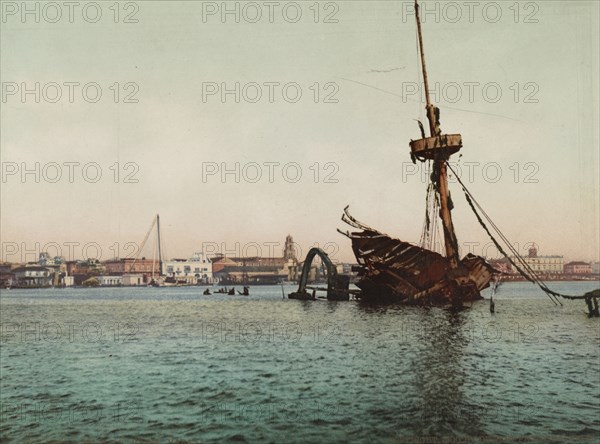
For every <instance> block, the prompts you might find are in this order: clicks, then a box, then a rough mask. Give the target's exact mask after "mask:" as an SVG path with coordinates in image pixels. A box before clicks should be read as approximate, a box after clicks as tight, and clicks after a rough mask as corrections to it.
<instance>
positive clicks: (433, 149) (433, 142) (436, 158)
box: [411, 0, 462, 268]
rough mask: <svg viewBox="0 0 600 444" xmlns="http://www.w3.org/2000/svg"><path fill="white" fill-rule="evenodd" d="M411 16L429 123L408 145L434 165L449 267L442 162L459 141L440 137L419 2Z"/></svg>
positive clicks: (452, 239) (453, 255)
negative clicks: (422, 135) (420, 136)
mask: <svg viewBox="0 0 600 444" xmlns="http://www.w3.org/2000/svg"><path fill="white" fill-rule="evenodd" d="M415 17H416V20H417V31H418V35H419V51H420V53H421V67H422V69H423V87H424V88H425V98H426V101H427V105H426V108H425V109H426V111H427V120H428V121H429V133H430V137H428V138H425V139H420V140H416V141H413V142H411V149H412V153H413V155H414V156H415V157H416V158H419V159H429V160H433V162H434V174H436V175H437V191H438V193H439V197H440V218H441V219H442V224H443V227H444V243H445V246H446V256H447V257H448V259H449V260H450V266H451V267H452V268H457V267H458V262H459V257H458V241H457V240H456V234H455V233H454V225H453V224H452V214H451V211H452V209H451V207H450V194H449V191H448V174H447V168H446V161H447V160H448V159H449V158H450V155H452V154H454V153H455V152H457V151H458V150H459V149H460V148H461V147H462V138H461V136H460V135H459V134H450V135H442V133H441V130H440V124H439V121H438V115H439V110H438V109H437V108H436V107H435V106H434V105H433V104H432V103H431V98H430V96H429V81H428V79H427V68H426V65H425V52H424V50H423V35H422V33H421V18H420V16H419V3H418V2H417V0H415Z"/></svg>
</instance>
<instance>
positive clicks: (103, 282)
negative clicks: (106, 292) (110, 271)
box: [96, 276, 123, 287]
mask: <svg viewBox="0 0 600 444" xmlns="http://www.w3.org/2000/svg"><path fill="white" fill-rule="evenodd" d="M96 279H98V285H100V286H102V287H118V286H121V285H123V276H96Z"/></svg>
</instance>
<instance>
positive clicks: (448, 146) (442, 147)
mask: <svg viewBox="0 0 600 444" xmlns="http://www.w3.org/2000/svg"><path fill="white" fill-rule="evenodd" d="M462 146H463V145H462V136H461V135H460V134H440V135H439V136H434V137H426V138H424V139H418V140H411V141H410V150H411V152H412V154H413V156H415V157H416V158H417V159H419V160H435V159H448V158H449V157H450V156H451V155H452V154H454V153H457V152H458V151H459V150H460V149H461V148H462Z"/></svg>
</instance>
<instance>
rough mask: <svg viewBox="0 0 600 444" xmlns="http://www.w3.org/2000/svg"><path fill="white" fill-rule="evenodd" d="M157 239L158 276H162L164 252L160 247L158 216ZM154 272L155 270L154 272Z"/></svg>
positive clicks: (157, 222) (158, 222)
mask: <svg viewBox="0 0 600 444" xmlns="http://www.w3.org/2000/svg"><path fill="white" fill-rule="evenodd" d="M156 237H157V238H158V242H157V244H158V275H159V276H161V275H162V262H163V261H162V250H161V247H160V216H159V215H158V214H157V215H156ZM153 272H154V270H153Z"/></svg>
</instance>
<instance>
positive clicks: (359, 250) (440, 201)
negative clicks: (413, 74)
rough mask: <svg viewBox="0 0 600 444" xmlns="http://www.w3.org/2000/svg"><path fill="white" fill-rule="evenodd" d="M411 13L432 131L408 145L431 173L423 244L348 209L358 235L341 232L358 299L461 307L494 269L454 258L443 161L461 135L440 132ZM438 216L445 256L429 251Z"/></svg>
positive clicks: (457, 145) (456, 146) (482, 262)
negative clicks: (351, 257) (355, 272)
mask: <svg viewBox="0 0 600 444" xmlns="http://www.w3.org/2000/svg"><path fill="white" fill-rule="evenodd" d="M415 12H416V14H415V15H416V19H417V30H418V36H419V49H420V54H421V66H422V70H423V80H424V90H425V94H426V101H427V105H426V112H427V120H428V121H429V132H430V137H426V136H425V130H424V128H423V125H421V123H420V122H419V126H420V128H421V136H422V138H421V139H418V140H414V141H411V142H410V148H411V158H412V160H413V162H416V161H417V160H418V161H421V162H424V163H427V166H428V167H429V170H430V172H431V175H430V183H429V185H428V190H427V211H426V218H425V226H424V230H423V235H422V237H421V245H420V246H416V245H411V244H409V243H407V242H404V241H401V240H399V239H393V238H391V237H390V236H388V235H386V234H383V233H381V232H379V231H377V230H375V229H373V228H371V227H369V226H367V225H365V224H362V223H361V222H359V221H357V220H356V219H354V218H353V217H352V216H351V215H350V213H349V212H348V207H346V209H345V210H344V215H343V216H342V220H343V221H344V222H346V223H347V224H348V225H350V226H352V227H353V228H357V229H359V230H361V231H359V232H353V233H348V232H341V231H340V232H341V233H342V234H344V235H346V236H348V237H349V238H350V239H351V240H352V249H353V251H354V254H355V256H356V259H357V260H358V263H359V265H360V273H359V276H360V278H361V280H360V281H359V283H358V284H357V285H358V287H359V288H360V289H361V290H362V294H361V298H362V299H364V300H389V301H398V302H407V303H415V304H429V303H434V304H445V303H452V304H454V305H461V304H462V303H463V302H465V301H473V300H476V299H480V298H481V296H480V291H481V290H482V289H484V288H486V287H487V286H488V285H489V282H490V280H491V279H492V277H493V269H492V267H491V266H490V265H489V264H488V263H487V262H486V261H485V260H484V259H483V258H481V257H479V256H474V255H472V254H468V255H467V256H465V257H464V258H463V259H462V260H461V259H460V258H459V256H458V242H457V239H456V234H455V233H454V226H453V224H452V214H451V211H452V200H451V198H450V192H449V190H448V178H447V163H446V162H447V161H448V159H449V158H450V156H451V155H452V154H455V153H457V152H458V151H459V150H460V149H461V148H462V138H461V136H460V134H442V131H441V129H440V120H439V116H440V113H439V109H438V108H436V107H435V106H434V105H432V104H431V100H430V97H429V85H428V79H427V70H426V67H425V56H424V53H423V38H422V33H421V23H420V18H419V6H418V4H417V3H416V2H415ZM438 216H439V218H440V219H441V222H442V228H443V233H444V245H445V249H446V256H445V257H444V256H442V255H441V254H438V253H436V252H434V251H431V248H432V246H433V245H434V239H435V233H436V232H437V218H438ZM338 231H339V230H338Z"/></svg>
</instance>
